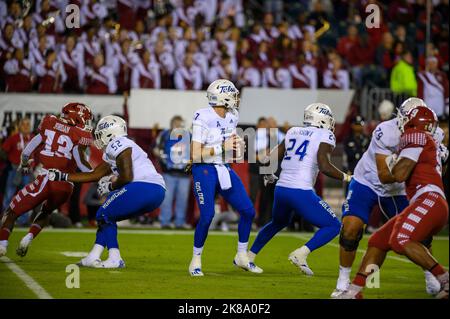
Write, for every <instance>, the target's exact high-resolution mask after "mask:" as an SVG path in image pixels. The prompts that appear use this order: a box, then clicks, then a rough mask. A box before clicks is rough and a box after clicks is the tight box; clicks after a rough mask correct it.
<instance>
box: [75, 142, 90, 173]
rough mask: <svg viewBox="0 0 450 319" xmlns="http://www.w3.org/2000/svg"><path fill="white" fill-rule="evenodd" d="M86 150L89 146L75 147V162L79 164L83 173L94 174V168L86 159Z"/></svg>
mask: <svg viewBox="0 0 450 319" xmlns="http://www.w3.org/2000/svg"><path fill="white" fill-rule="evenodd" d="M86 150H87V146H81V145H80V146H78V145H77V146H75V147H74V149H73V156H74V158H75V162H76V163H77V166H78V168H79V169H80V171H82V172H83V173H87V172H92V166H91V164H90V163H89V162H88V160H87V159H86V157H87V156H86Z"/></svg>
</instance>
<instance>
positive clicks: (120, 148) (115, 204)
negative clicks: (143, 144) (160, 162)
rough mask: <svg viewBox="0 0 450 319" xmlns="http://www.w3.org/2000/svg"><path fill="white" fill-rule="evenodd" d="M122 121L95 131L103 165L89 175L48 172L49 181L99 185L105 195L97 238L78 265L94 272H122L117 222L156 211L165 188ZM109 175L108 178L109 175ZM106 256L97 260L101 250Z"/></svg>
mask: <svg viewBox="0 0 450 319" xmlns="http://www.w3.org/2000/svg"><path fill="white" fill-rule="evenodd" d="M126 135H127V127H126V123H125V121H124V120H123V119H122V118H120V117H118V116H113V115H109V116H106V117H104V118H102V119H101V120H100V121H99V122H98V124H97V127H96V129H95V132H94V136H95V144H96V146H97V147H98V148H100V149H102V150H103V152H104V153H103V161H104V162H102V163H101V164H99V165H98V166H97V167H96V168H95V169H94V171H93V172H90V173H70V174H66V173H62V172H60V171H58V170H49V171H50V172H49V178H50V179H51V180H58V181H69V182H74V183H87V182H97V181H99V185H98V191H99V194H101V195H102V196H103V195H106V194H108V193H109V195H108V196H107V198H106V201H105V203H104V204H103V205H102V206H101V207H100V208H99V210H98V211H97V216H96V219H97V224H98V230H97V236H96V240H95V245H94V247H93V248H92V250H91V252H90V253H89V255H88V256H87V257H85V258H83V259H82V260H81V261H80V263H79V265H81V266H86V267H94V268H123V267H125V262H124V261H123V260H122V257H121V256H120V252H119V244H118V242H117V224H116V222H117V221H121V220H124V219H128V218H131V217H133V216H136V215H139V214H142V213H146V212H150V211H152V210H154V209H156V208H158V207H159V205H160V204H161V203H162V201H163V199H164V195H165V184H164V180H163V178H162V176H161V175H159V174H158V173H157V172H156V170H155V168H154V166H153V164H152V162H151V161H150V159H149V158H148V157H147V154H146V153H145V152H144V151H143V150H142V149H141V148H140V147H139V146H138V145H137V144H136V143H134V142H133V141H132V140H130V139H129V138H128V137H127V136H126ZM111 173H112V174H113V175H110V174H111ZM105 247H107V248H108V252H109V256H108V259H107V260H105V261H103V262H102V261H101V260H100V256H101V254H102V252H103V250H104V248H105Z"/></svg>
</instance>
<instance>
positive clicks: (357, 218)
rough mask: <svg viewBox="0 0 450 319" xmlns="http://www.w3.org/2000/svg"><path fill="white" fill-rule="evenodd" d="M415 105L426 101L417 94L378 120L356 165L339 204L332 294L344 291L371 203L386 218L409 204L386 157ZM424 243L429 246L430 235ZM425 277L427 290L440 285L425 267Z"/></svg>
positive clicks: (435, 291)
mask: <svg viewBox="0 0 450 319" xmlns="http://www.w3.org/2000/svg"><path fill="white" fill-rule="evenodd" d="M418 106H425V102H424V101H422V100H421V99H418V98H409V99H407V100H405V101H404V102H403V103H402V105H401V106H400V107H399V109H398V110H397V117H395V118H393V119H391V120H389V121H384V122H382V123H380V124H379V125H378V126H377V127H376V128H375V130H374V132H373V134H372V139H371V141H370V144H369V148H368V149H367V151H366V152H365V153H364V154H363V156H362V157H361V160H360V161H359V162H358V164H357V165H356V168H355V172H354V176H353V178H352V180H351V182H350V185H349V189H348V194H347V198H346V200H345V202H344V204H343V205H342V211H343V212H342V228H341V233H340V237H339V244H340V251H339V278H338V280H337V285H336V289H335V290H334V291H333V293H332V294H331V296H332V297H333V298H334V297H337V296H338V295H339V294H340V293H342V292H343V291H345V290H346V289H347V287H348V285H349V284H350V273H351V270H352V265H353V261H354V260H355V256H356V251H357V249H358V245H359V241H360V240H361V238H362V236H363V231H364V225H366V224H367V223H368V220H369V216H370V213H371V211H372V209H373V207H374V206H375V205H378V206H379V207H380V209H381V211H382V213H383V214H384V215H385V218H386V219H389V218H392V217H393V216H395V215H397V214H399V213H400V212H402V211H403V210H404V209H405V208H406V207H407V206H408V199H407V197H406V191H405V184H404V183H402V182H400V183H399V182H397V181H396V180H395V179H394V178H393V177H392V175H391V174H390V173H389V170H388V167H387V166H386V162H385V160H386V157H388V156H390V155H391V154H394V153H395V152H396V151H397V148H398V145H399V142H400V135H401V131H400V128H401V127H402V125H403V122H404V121H405V116H406V114H407V113H408V112H409V111H410V110H412V109H414V108H416V107H418ZM438 129H439V128H438ZM439 130H440V129H439ZM439 143H440V141H439ZM426 244H427V246H428V247H430V245H431V238H429V239H428V242H427V243H426ZM425 280H426V290H427V292H428V293H429V294H436V293H437V292H438V291H439V288H440V285H439V283H438V282H437V281H436V279H435V277H434V276H433V275H432V274H431V273H429V272H428V271H425Z"/></svg>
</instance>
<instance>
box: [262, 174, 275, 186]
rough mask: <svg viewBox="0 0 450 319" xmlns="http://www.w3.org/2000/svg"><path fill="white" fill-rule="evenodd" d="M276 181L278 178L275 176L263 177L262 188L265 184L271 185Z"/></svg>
mask: <svg viewBox="0 0 450 319" xmlns="http://www.w3.org/2000/svg"><path fill="white" fill-rule="evenodd" d="M277 180H278V177H277V176H276V175H275V174H273V173H272V174H270V175H264V186H267V184H273V183H275V182H276V181H277Z"/></svg>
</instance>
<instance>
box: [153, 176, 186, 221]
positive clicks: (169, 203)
mask: <svg viewBox="0 0 450 319" xmlns="http://www.w3.org/2000/svg"><path fill="white" fill-rule="evenodd" d="M164 181H165V182H166V189H167V192H166V197H165V198H164V201H163V203H162V204H161V214H160V215H159V220H160V221H161V226H167V225H169V224H170V220H171V218H172V215H173V214H172V212H173V211H174V213H175V214H174V215H175V226H176V227H181V226H183V225H184V224H185V223H186V208H187V205H188V199H189V192H190V190H191V188H190V186H191V179H190V178H189V177H187V176H181V175H174V174H164ZM174 200H175V205H174V203H173V202H174ZM173 207H175V209H173Z"/></svg>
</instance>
